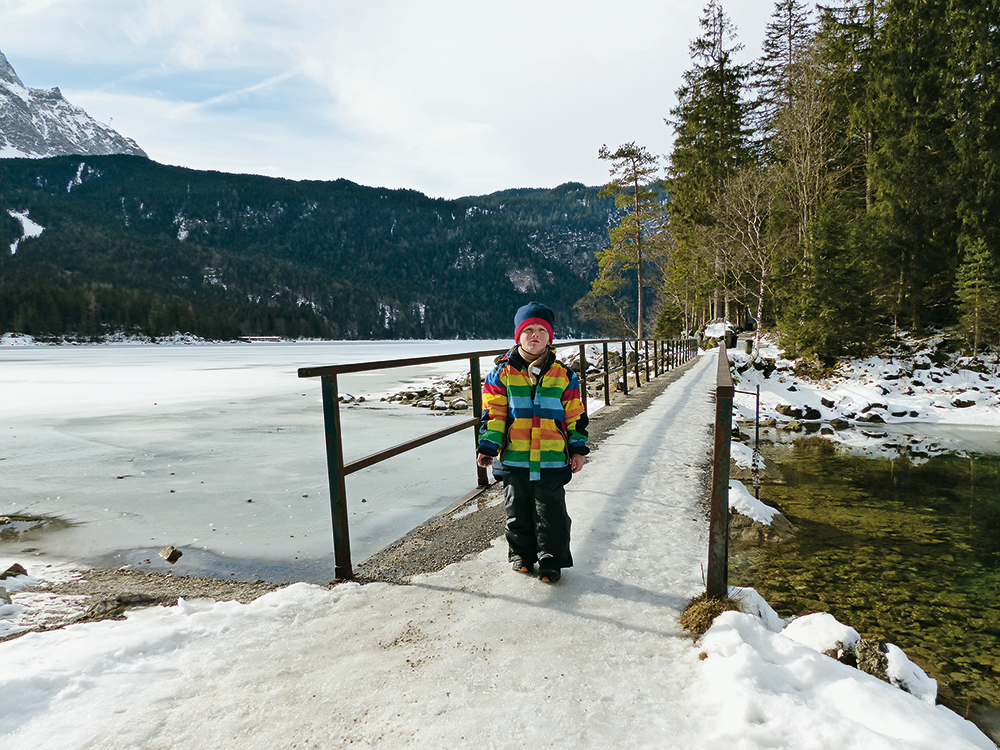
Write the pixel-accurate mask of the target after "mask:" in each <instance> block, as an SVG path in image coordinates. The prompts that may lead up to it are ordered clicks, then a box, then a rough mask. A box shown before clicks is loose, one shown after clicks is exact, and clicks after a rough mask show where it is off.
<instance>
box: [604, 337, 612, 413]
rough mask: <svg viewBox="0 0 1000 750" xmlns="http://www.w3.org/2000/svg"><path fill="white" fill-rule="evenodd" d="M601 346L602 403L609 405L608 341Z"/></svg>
mask: <svg viewBox="0 0 1000 750" xmlns="http://www.w3.org/2000/svg"><path fill="white" fill-rule="evenodd" d="M602 346H603V347H604V352H603V353H604V405H605V406H611V377H610V373H609V372H608V366H609V365H608V342H607V341H605V342H604V343H603V344H602Z"/></svg>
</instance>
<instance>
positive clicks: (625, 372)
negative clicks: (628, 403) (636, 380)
mask: <svg viewBox="0 0 1000 750" xmlns="http://www.w3.org/2000/svg"><path fill="white" fill-rule="evenodd" d="M627 352H628V347H627V344H626V342H624V341H622V395H624V396H627V395H628V355H627Z"/></svg>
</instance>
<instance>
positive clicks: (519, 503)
mask: <svg viewBox="0 0 1000 750" xmlns="http://www.w3.org/2000/svg"><path fill="white" fill-rule="evenodd" d="M554 319H555V318H554V315H553V314H552V310H550V309H549V308H548V307H546V306H545V305H542V304H540V303H538V302H529V303H528V304H527V305H525V306H524V307H522V308H520V309H519V310H518V311H517V314H516V315H515V316H514V328H515V330H514V340H515V341H516V342H517V344H516V345H515V346H514V347H513V348H512V349H511V350H510V351H509V352H507V354H505V355H503V356H502V357H500V358H499V359H497V361H496V367H494V368H493V370H492V372H490V374H489V375H487V376H486V380H485V382H484V383H483V418H482V427H481V429H480V431H479V448H478V450H479V454H478V456H477V457H476V460H477V462H478V464H479V465H480V466H482V467H487V466H489V465H490V464H491V463H492V461H493V458H494V457H495V456H499V458H500V461H501V462H502V463H503V468H504V472H505V473H504V478H503V486H504V505H505V507H506V510H507V545H508V548H509V552H508V559H509V560H510V562H511V566H512V567H513V569H514V570H516V571H519V572H521V573H530V572H531V571H532V569H533V568H534V566H535V563H536V562H537V563H538V577H539V578H541V579H542V580H543V581H546V582H548V583H555V582H556V581H558V580H559V578H560V575H561V574H560V570H561V569H562V568H569V567H571V566H572V565H573V558H572V556H571V555H570V551H569V528H570V518H569V515H568V514H567V512H566V491H565V487H564V486H565V485H566V483H567V482H569V480H570V478H571V477H572V475H573V474H575V473H576V472H578V471H580V469H582V468H583V463H584V456H585V455H586V454H587V453H589V452H590V449H589V448H588V447H587V421H588V420H587V412H586V410H585V409H584V407H583V402H582V401H581V400H580V381H579V379H578V378H577V376H576V373H575V372H573V371H572V370H569V369H567V368H566V366H565V365H563V364H562V363H561V362H557V361H556V353H555V349H554V348H552V346H551V344H552V339H553V334H552V323H553V322H554Z"/></svg>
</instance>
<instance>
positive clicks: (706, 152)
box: [668, 0, 754, 317]
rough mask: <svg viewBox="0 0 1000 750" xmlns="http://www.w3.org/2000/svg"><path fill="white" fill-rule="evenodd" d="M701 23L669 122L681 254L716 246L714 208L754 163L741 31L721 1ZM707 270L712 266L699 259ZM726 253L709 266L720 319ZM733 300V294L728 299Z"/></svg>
mask: <svg viewBox="0 0 1000 750" xmlns="http://www.w3.org/2000/svg"><path fill="white" fill-rule="evenodd" d="M700 25H701V28H702V35H701V36H700V37H698V38H697V39H695V40H694V41H692V42H691V46H690V55H691V60H692V63H693V66H692V67H691V69H690V70H688V71H686V72H685V73H684V75H683V78H684V84H683V85H682V86H681V88H680V89H678V90H677V100H678V103H677V106H676V107H674V108H673V109H672V110H671V111H670V113H671V115H672V116H673V120H668V122H669V123H670V124H672V125H673V127H674V131H675V138H674V145H673V151H672V153H671V156H670V168H669V189H670V193H671V201H670V227H671V233H672V235H673V238H674V240H675V242H676V243H677V245H678V249H679V251H680V253H681V254H682V255H688V256H695V255H698V254H702V253H705V252H711V249H710V248H708V247H706V246H705V244H704V232H705V229H706V228H708V227H711V225H712V224H713V219H712V214H711V211H712V205H713V203H714V202H715V200H716V198H717V197H718V195H719V193H720V191H721V190H722V188H723V186H724V185H725V182H726V180H727V179H728V178H729V176H730V175H732V174H734V173H735V172H737V171H738V170H740V169H742V168H743V167H745V166H747V165H749V164H751V163H753V161H754V154H753V149H752V146H751V138H750V127H749V118H750V113H751V110H752V104H751V103H750V102H749V101H748V100H747V96H746V95H747V88H748V83H749V77H750V66H748V65H741V64H739V63H737V62H736V61H735V59H734V55H735V54H736V53H737V52H738V51H739V50H741V49H742V45H739V44H737V43H735V41H734V40H735V36H736V32H735V29H734V27H733V25H732V22H731V21H730V20H729V17H728V16H726V15H725V13H724V12H723V10H722V6H721V5H720V4H719V2H718V0H710V2H709V3H708V5H707V6H706V8H705V10H704V12H703V14H702V17H701V20H700ZM697 265H701V266H702V267H704V266H705V265H707V264H697ZM722 267H723V264H722V262H721V258H719V257H717V256H716V257H714V258H713V259H712V262H711V266H710V268H709V270H710V272H711V274H712V275H713V277H714V278H712V283H713V285H714V287H715V290H714V297H715V299H714V305H713V307H714V310H713V316H715V317H720V316H722V315H723V314H724V313H723V309H722V304H721V297H722V295H723V293H724V286H725V280H724V278H723V277H722V272H723V270H722ZM727 301H728V299H727Z"/></svg>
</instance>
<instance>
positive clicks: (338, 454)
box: [321, 375, 354, 580]
mask: <svg viewBox="0 0 1000 750" xmlns="http://www.w3.org/2000/svg"><path fill="white" fill-rule="evenodd" d="M321 381H322V391H323V425H324V428H325V430H326V471H327V478H328V480H329V483H330V515H331V518H332V520H333V563H334V575H335V577H336V578H337V579H338V580H345V579H348V578H353V577H354V569H353V568H352V566H351V532H350V529H349V526H348V522H347V484H346V482H345V481H344V444H343V441H342V439H341V432H340V399H339V393H338V392H337V376H336V375H324V376H323V377H322V378H321Z"/></svg>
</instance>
